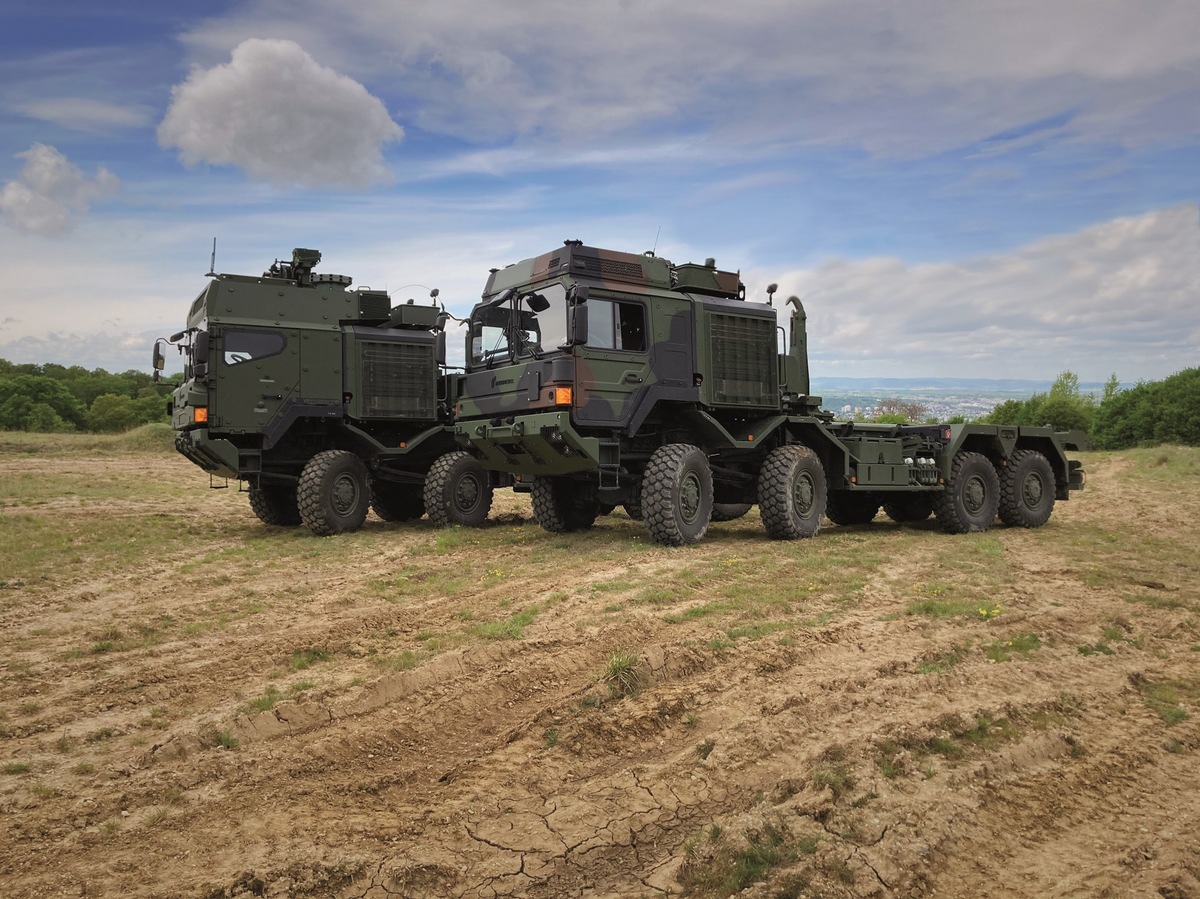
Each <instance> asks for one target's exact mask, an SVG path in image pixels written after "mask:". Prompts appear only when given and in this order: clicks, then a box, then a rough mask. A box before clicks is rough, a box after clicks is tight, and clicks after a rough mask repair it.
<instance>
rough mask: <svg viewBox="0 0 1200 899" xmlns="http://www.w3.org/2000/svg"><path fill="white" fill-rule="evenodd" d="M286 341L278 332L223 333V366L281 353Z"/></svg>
mask: <svg viewBox="0 0 1200 899" xmlns="http://www.w3.org/2000/svg"><path fill="white" fill-rule="evenodd" d="M285 346H287V340H286V339H285V338H284V336H283V335H282V334H280V333H279V332H278V331H236V330H230V331H226V332H225V346H224V355H225V364H226V365H241V364H242V363H243V362H252V361H253V360H255V359H262V358H264V357H266V356H274V355H276V354H278V353H282V352H283V348H284V347H285Z"/></svg>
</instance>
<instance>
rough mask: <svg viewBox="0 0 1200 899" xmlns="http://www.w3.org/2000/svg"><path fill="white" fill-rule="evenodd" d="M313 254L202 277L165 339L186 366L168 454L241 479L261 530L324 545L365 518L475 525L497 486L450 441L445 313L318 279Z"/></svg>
mask: <svg viewBox="0 0 1200 899" xmlns="http://www.w3.org/2000/svg"><path fill="white" fill-rule="evenodd" d="M320 258H321V254H320V253H319V252H317V251H316V250H307V249H297V250H295V251H294V252H293V254H292V260H291V262H289V263H279V262H276V263H275V264H274V265H272V266H271V268H270V269H269V270H268V271H266V272H264V273H263V275H262V276H261V277H252V276H245V275H229V274H213V275H211V276H210V277H211V280H210V281H209V283H208V285H207V286H206V287H205V288H204V290H202V291H201V292H200V294H199V295H198V296H197V297H196V299H195V300H194V301H193V303H192V305H191V309H190V310H189V312H188V318H187V327H186V328H185V329H184V330H183V331H181V332H180V333H178V334H176V335H174V336H173V337H172V338H170V340H169V341H166V342H167V343H171V344H175V345H176V346H178V348H179V350H180V352H181V353H182V354H183V355H184V357H185V364H184V372H183V383H182V384H181V385H180V386H179V387H178V388H176V390H175V391H174V394H173V396H172V398H171V400H170V413H171V420H172V424H173V425H174V427H175V429H176V432H177V434H176V441H175V446H176V448H177V449H178V450H179V452H180V453H182V454H183V455H184V456H186V457H187V458H188V459H190V460H191V461H192V462H194V463H195V464H196V465H198V466H199V467H200V468H202V469H204V470H205V471H207V472H210V473H211V474H212V475H213V476H214V477H215V478H223V479H227V478H236V479H238V480H241V481H244V482H246V483H247V484H248V488H249V497H250V506H251V508H252V509H253V511H254V512H255V514H256V515H257V516H258V517H259V518H260V519H261V520H262V521H264V522H266V523H267V524H275V525H297V524H300V523H304V524H305V525H307V526H308V527H309V528H310V529H311V530H312V531H313V532H315V533H317V534H322V535H329V534H335V533H340V532H342V531H351V530H355V529H357V528H358V527H360V526H361V525H362V523H363V520H364V518H365V516H366V513H367V509H368V507H370V508H371V509H373V510H374V511H375V513H376V514H377V515H378V516H379V517H380V518H383V519H385V520H389V521H393V520H405V519H410V518H419V517H420V516H421V514H422V513H424V512H428V514H429V517H430V519H431V520H432V521H433V522H434V523H435V524H446V523H449V522H459V523H464V524H478V523H480V522H482V521H483V520H484V519H485V518H486V517H487V514H488V510H489V508H490V505H491V497H492V483H491V481H492V480H493V479H492V478H491V477H490V476H489V475H488V473H487V472H486V471H485V470H484V469H482V468H481V467H480V466H479V465H478V464H477V463H476V462H475V461H474V460H473V459H472V458H471V457H470V456H469V455H468V454H466V453H464V452H462V451H461V450H459V449H458V448H457V447H456V445H455V443H454V437H453V430H452V427H451V423H450V412H451V409H450V403H451V395H452V393H453V391H454V390H455V389H456V385H455V379H456V378H457V375H450V374H447V373H445V370H444V369H445V331H444V328H443V325H444V322H445V315H444V313H442V312H441V310H440V309H439V308H438V307H437V306H433V305H418V304H414V303H413V301H412V300H409V301H408V303H406V304H403V305H398V306H395V307H392V305H391V300H390V297H389V296H388V294H387V293H386V292H385V291H382V290H371V289H369V288H360V289H357V290H351V289H350V288H351V284H352V281H351V279H350V278H349V277H347V276H345V275H320V274H314V273H313V271H312V270H313V267H314V266H315V265H316V264H317V262H319V260H320ZM435 295H436V294H435ZM162 343H163V342H162V341H160V342H159V343H158V344H156V346H155V358H154V365H155V369H156V371H157V370H161V369H162V368H163V365H164V357H163V351H162Z"/></svg>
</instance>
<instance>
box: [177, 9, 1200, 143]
mask: <svg viewBox="0 0 1200 899" xmlns="http://www.w3.org/2000/svg"><path fill="white" fill-rule="evenodd" d="M287 8H288V10H289V13H288V14H287V15H286V16H285V15H282V14H281V12H280V6H279V0H257V2H253V3H250V4H248V5H245V6H240V7H239V8H238V10H237V11H236V12H235V13H234V14H233V15H231V16H227V17H221V18H219V19H214V20H212V21H211V22H209V23H207V24H206V25H204V26H201V27H200V28H198V29H196V30H195V31H193V32H192V33H191V34H190V35H188V37H187V40H188V42H189V44H190V45H191V46H192V47H193V49H194V51H195V52H196V53H197V54H200V55H202V56H208V55H211V54H212V53H213V52H215V51H217V50H218V49H219V50H220V51H221V52H223V49H224V48H226V47H228V46H230V45H231V42H233V41H236V40H237V39H239V36H240V35H245V34H250V33H260V34H261V33H271V34H281V35H287V36H290V37H292V38H294V39H298V40H301V41H302V42H304V43H305V45H306V46H308V45H309V42H310V41H311V42H312V45H313V46H320V47H321V48H322V57H323V58H328V59H334V58H336V59H338V60H339V64H340V65H341V66H342V67H343V68H345V69H346V70H348V71H351V72H354V73H356V76H357V77H360V78H363V79H369V80H371V82H372V83H378V84H381V85H382V84H387V85H388V88H387V89H388V90H389V91H391V92H393V93H391V94H389V96H394V97H396V98H397V99H398V100H399V101H401V102H403V103H404V106H405V108H406V109H411V110H412V115H413V120H414V121H415V122H417V123H418V124H420V125H421V126H422V127H425V128H428V129H430V130H434V131H439V132H442V133H450V134H455V135H459V136H462V137H464V138H467V139H478V138H480V137H483V138H485V139H488V138H504V137H510V136H527V137H545V136H547V135H553V136H556V137H557V138H558V139H560V140H562V141H568V142H569V141H575V142H588V143H594V142H595V141H597V139H598V138H602V137H604V136H606V135H610V134H615V133H618V132H623V131H624V132H629V133H636V134H639V135H640V136H641V137H642V138H643V139H644V140H645V141H646V142H650V141H653V140H655V139H656V138H657V137H658V136H660V135H661V134H662V133H663V132H664V131H670V130H671V129H674V128H677V127H679V126H680V125H681V123H686V124H689V125H691V126H693V127H695V128H697V129H699V130H702V131H703V132H705V133H708V134H712V135H717V136H719V138H720V141H721V142H724V143H734V144H741V145H744V146H757V145H761V144H762V143H763V142H765V141H773V140H778V141H803V142H806V143H826V144H851V145H856V146H860V147H863V148H865V149H867V150H868V151H871V152H873V153H878V154H883V155H913V154H919V153H927V152H936V151H939V150H944V149H948V148H952V147H959V146H965V145H968V144H971V143H974V142H978V141H984V140H987V139H988V138H992V137H994V136H997V135H1000V136H1001V137H1002V138H1003V136H1004V135H1005V134H1006V133H1008V132H1010V131H1011V130H1012V129H1013V128H1021V127H1023V126H1025V125H1027V124H1028V123H1046V122H1053V123H1054V124H1053V127H1043V128H1041V129H1039V130H1041V131H1042V132H1043V136H1052V135H1061V136H1069V137H1071V138H1076V139H1077V138H1081V137H1082V138H1085V139H1087V138H1091V139H1103V140H1111V139H1115V140H1119V141H1125V142H1135V141H1143V140H1164V139H1169V138H1170V137H1171V136H1172V135H1175V136H1178V135H1179V134H1193V133H1194V132H1195V129H1196V121H1195V118H1194V116H1191V115H1190V111H1191V110H1192V109H1194V108H1195V106H1196V104H1197V103H1198V102H1200V45H1198V44H1197V42H1196V41H1195V40H1193V39H1192V36H1193V35H1195V34H1196V33H1197V30H1198V29H1200V5H1197V4H1195V3H1194V2H1191V0H1151V2H1150V3H1149V5H1147V3H1145V2H1142V0H1112V2H1104V3H1097V2H1095V0H1058V2H1055V3H1045V2H1044V0H1007V2H1005V3H994V2H991V0H957V2H954V3H944V2H937V0H915V2H912V3H905V4H897V3H895V2H893V0H865V2H862V3H857V4H846V3H844V2H842V0H795V2H780V0H744V2H740V3H737V4H730V3H728V2H727V0H693V2H690V3H688V4H687V6H686V8H684V7H681V6H680V4H679V3H678V2H676V0H639V2H636V3H635V2H628V0H597V2H596V3H594V4H592V5H591V6H590V7H589V9H588V13H587V14H586V15H581V14H572V13H565V12H564V11H563V7H562V5H561V3H558V2H557V0H527V2H522V3H519V4H513V3H487V4H481V3H478V2H476V0H417V2H411V3H404V4H394V3H384V2H379V0H375V2H363V3H356V4H352V5H350V6H331V5H329V4H326V3H324V2H320V0H294V2H291V3H289V4H288V7H287ZM564 33H566V34H569V36H570V37H569V39H566V40H564V39H563V35H564ZM1180 110H1183V111H1185V113H1188V114H1180V112H1179V111H1180ZM1056 117H1058V118H1056ZM1134 124H1135V125H1136V128H1133V127H1130V126H1131V125H1134ZM1001 143H1004V140H1003V139H1002V140H1001Z"/></svg>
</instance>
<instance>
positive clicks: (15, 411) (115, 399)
mask: <svg viewBox="0 0 1200 899" xmlns="http://www.w3.org/2000/svg"><path fill="white" fill-rule="evenodd" d="M170 392H171V388H170V387H169V386H168V385H166V384H155V383H154V379H153V378H152V377H151V376H150V375H149V374H147V373H146V372H142V371H136V370H133V369H130V370H129V371H123V372H120V373H116V374H114V373H112V372H108V371H105V370H104V369H102V368H95V369H91V370H89V369H86V368H84V367H83V366H80V365H70V366H65V365H56V364H54V363H52V362H50V363H46V364H44V365H35V364H32V363H22V364H17V363H13V362H9V361H8V360H6V359H0V430H5V431H39V432H43V433H54V432H62V431H93V432H116V431H127V430H129V429H130V428H134V427H137V426H138V425H142V424H147V423H150V422H160V421H161V422H165V421H168V420H169V418H168V415H167V397H168V396H169V395H170Z"/></svg>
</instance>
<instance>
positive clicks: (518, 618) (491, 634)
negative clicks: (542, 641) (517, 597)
mask: <svg viewBox="0 0 1200 899" xmlns="http://www.w3.org/2000/svg"><path fill="white" fill-rule="evenodd" d="M540 611H541V607H540V606H536V605H534V606H529V607H528V608H526V609H523V610H521V611H520V612H516V613H514V614H512V615H509V616H508V617H507V618H502V619H500V620H499V621H489V622H487V623H485V624H477V625H475V626H474V627H472V628H471V629H470V633H472V634H474V635H475V636H476V637H482V638H483V639H484V640H519V639H520V638H521V634H522V633H523V632H524V630H525V628H527V627H528V626H529V625H530V624H532V623H533V619H534V618H536V617H537V614H538V612H540Z"/></svg>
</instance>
